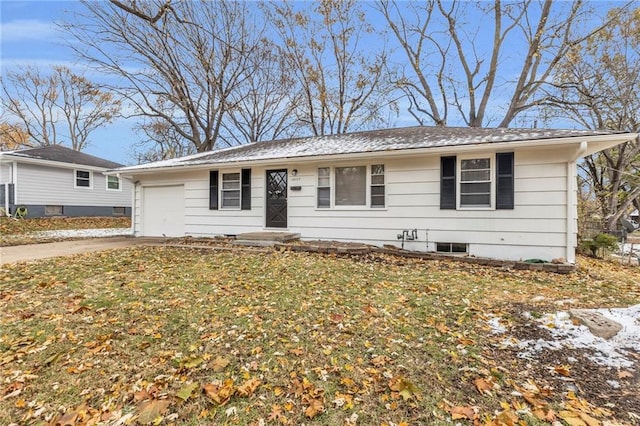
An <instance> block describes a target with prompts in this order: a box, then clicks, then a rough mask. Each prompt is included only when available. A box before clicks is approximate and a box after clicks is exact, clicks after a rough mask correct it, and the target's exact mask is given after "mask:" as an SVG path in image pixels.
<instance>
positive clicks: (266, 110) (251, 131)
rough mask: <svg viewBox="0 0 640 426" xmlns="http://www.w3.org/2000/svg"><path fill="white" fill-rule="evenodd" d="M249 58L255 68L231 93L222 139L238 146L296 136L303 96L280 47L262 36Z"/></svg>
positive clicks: (250, 65) (250, 64)
mask: <svg viewBox="0 0 640 426" xmlns="http://www.w3.org/2000/svg"><path fill="white" fill-rule="evenodd" d="M248 61H249V67H250V69H252V70H253V71H252V73H251V74H250V75H249V76H248V78H247V79H245V80H244V81H243V82H242V83H241V84H240V85H239V87H238V88H237V90H235V91H234V92H233V93H231V94H230V99H229V100H228V105H229V107H228V109H229V114H228V116H227V119H226V120H224V122H223V127H224V131H223V132H222V134H221V138H222V139H223V140H224V141H225V142H226V143H227V144H229V145H237V144H243V143H247V142H259V141H265V140H274V139H278V138H282V137H291V136H293V134H294V132H295V130H296V129H297V128H298V126H299V123H298V121H297V119H296V116H295V109H296V108H297V105H298V103H299V102H300V100H301V97H300V96H299V93H298V92H296V90H295V89H296V85H295V81H294V79H293V77H292V76H291V74H290V72H289V68H288V66H287V61H286V60H285V58H284V56H283V55H282V53H281V51H280V49H279V48H278V46H276V45H275V44H273V43H272V42H271V41H270V40H267V39H263V40H261V42H260V47H259V49H257V50H256V52H255V53H254V54H253V55H252V56H251V57H250V58H249V59H248Z"/></svg>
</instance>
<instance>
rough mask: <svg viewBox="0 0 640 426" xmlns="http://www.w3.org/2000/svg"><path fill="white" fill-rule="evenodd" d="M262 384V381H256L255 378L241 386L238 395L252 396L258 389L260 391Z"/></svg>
mask: <svg viewBox="0 0 640 426" xmlns="http://www.w3.org/2000/svg"><path fill="white" fill-rule="evenodd" d="M260 384H261V382H260V380H258V379H256V378H255V377H254V378H252V379H249V380H247V381H246V382H244V383H243V384H241V385H240V386H238V395H240V396H251V395H253V393H254V392H255V391H256V389H258V386H260Z"/></svg>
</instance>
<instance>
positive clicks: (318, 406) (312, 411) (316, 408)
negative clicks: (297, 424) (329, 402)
mask: <svg viewBox="0 0 640 426" xmlns="http://www.w3.org/2000/svg"><path fill="white" fill-rule="evenodd" d="M323 410H324V405H322V401H320V400H319V399H312V400H311V401H309V406H308V407H307V409H306V410H304V415H305V416H307V417H309V418H310V419H312V418H314V417H315V416H317V415H318V414H319V413H321V412H322V411H323Z"/></svg>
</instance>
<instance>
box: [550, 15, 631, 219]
mask: <svg viewBox="0 0 640 426" xmlns="http://www.w3.org/2000/svg"><path fill="white" fill-rule="evenodd" d="M608 19H609V20H610V21H611V23H610V24H609V25H607V26H606V27H605V28H604V29H603V30H602V31H600V32H598V33H597V34H594V35H593V36H591V37H589V39H588V40H587V43H585V44H583V45H579V46H575V47H573V48H572V49H570V50H569V52H568V54H567V55H565V56H564V57H563V58H562V60H561V61H560V62H559V66H558V70H557V72H556V75H555V78H554V86H553V87H552V88H550V89H549V90H548V91H547V97H548V99H549V105H550V107H551V108H552V109H553V112H554V113H555V114H556V115H557V116H558V117H561V118H565V119H569V120H572V121H574V122H575V123H577V124H578V125H580V126H581V127H585V128H589V129H598V130H621V131H628V132H638V131H639V130H640V8H637V9H635V10H631V11H628V10H624V9H613V10H611V11H610V12H609V15H608ZM581 167H582V169H583V171H584V172H585V173H586V175H587V176H589V184H590V185H591V187H592V189H593V191H594V193H595V196H596V199H597V201H598V206H599V209H600V212H599V213H600V214H601V215H602V217H603V218H606V220H607V224H606V225H607V227H608V229H610V230H615V229H616V227H617V223H618V221H619V219H620V218H621V217H622V216H623V215H624V214H625V213H627V212H628V210H629V209H630V208H631V206H632V205H635V207H636V208H640V143H639V142H638V141H632V142H627V143H625V144H622V145H619V146H617V147H615V148H612V149H608V150H605V151H602V152H599V153H597V154H594V155H591V156H589V157H587V158H586V159H585V161H584V163H583V164H582V165H581Z"/></svg>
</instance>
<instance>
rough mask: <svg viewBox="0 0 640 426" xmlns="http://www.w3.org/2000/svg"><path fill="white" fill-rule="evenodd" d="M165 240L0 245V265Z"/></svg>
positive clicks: (118, 238)
mask: <svg viewBox="0 0 640 426" xmlns="http://www.w3.org/2000/svg"><path fill="white" fill-rule="evenodd" d="M163 240H164V239H163V238H133V237H112V238H91V239H87V240H73V241H60V242H56V243H44V244H28V245H22V246H9V247H0V265H4V264H7V263H15V262H29V261H33V260H38V259H46V258H50V257H58V256H71V255H74V254H81V253H88V252H94V251H102V250H111V249H116V248H125V247H132V246H137V245H153V244H158V243H160V242H162V241H163Z"/></svg>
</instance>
